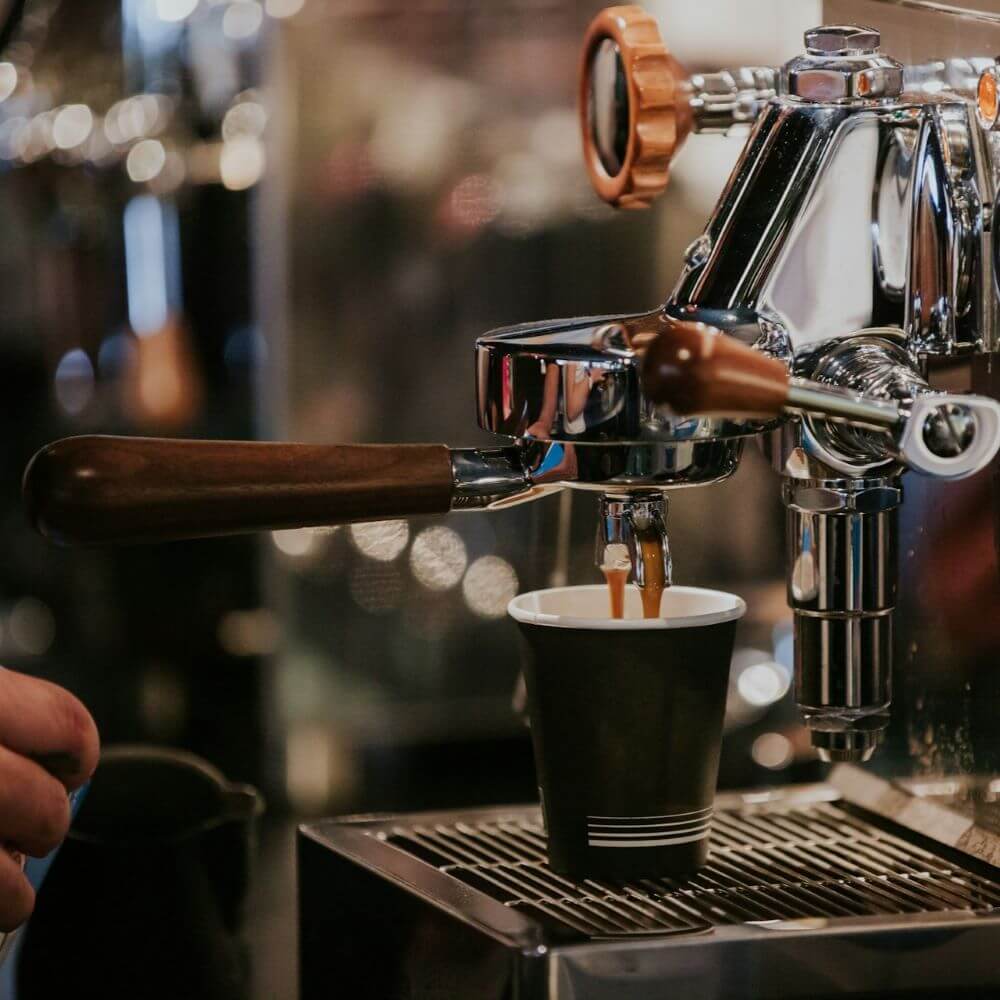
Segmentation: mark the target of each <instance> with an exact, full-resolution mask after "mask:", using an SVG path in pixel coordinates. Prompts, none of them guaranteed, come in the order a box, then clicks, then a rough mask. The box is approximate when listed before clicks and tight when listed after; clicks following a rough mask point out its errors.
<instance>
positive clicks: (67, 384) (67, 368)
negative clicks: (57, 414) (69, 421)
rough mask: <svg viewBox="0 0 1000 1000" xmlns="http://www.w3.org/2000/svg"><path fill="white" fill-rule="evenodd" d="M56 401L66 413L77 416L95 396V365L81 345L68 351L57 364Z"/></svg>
mask: <svg viewBox="0 0 1000 1000" xmlns="http://www.w3.org/2000/svg"><path fill="white" fill-rule="evenodd" d="M55 390H56V402H57V403H58V404H59V406H60V407H61V408H62V410H63V411H64V412H65V413H68V414H69V415H70V416H72V417H75V416H77V415H79V414H80V413H82V412H83V411H84V410H85V409H86V408H87V404H88V403H90V401H91V399H93V398H94V366H93V365H92V364H91V361H90V358H89V357H88V356H87V352H86V351H83V350H81V349H80V348H79V347H76V348H74V349H73V350H71V351H67V352H66V353H65V354H64V355H63V356H62V357H61V358H60V359H59V364H58V365H56V377H55Z"/></svg>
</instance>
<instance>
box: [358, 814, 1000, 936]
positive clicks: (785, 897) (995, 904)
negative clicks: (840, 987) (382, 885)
mask: <svg viewBox="0 0 1000 1000" xmlns="http://www.w3.org/2000/svg"><path fill="white" fill-rule="evenodd" d="M375 835H376V836H378V837H379V838H380V839H383V840H386V841H387V842H389V843H391V844H393V845H395V846H396V847H398V848H400V849H402V850H405V851H407V852H408V853H409V854H411V855H413V856H415V857H417V858H420V859H422V860H424V861H426V862H427V863H428V864H431V865H434V866H435V867H436V868H438V869H440V870H441V871H442V872H446V873H447V874H448V875H450V876H452V877H453V878H456V879H458V880H459V881H461V882H463V883H465V884H466V885H469V886H471V887H473V888H475V889H478V890H479V891H481V892H484V893H486V894H487V895H489V896H491V897H492V898H494V899H497V900H499V901H501V902H503V903H504V904H505V905H507V906H510V907H514V908H516V909H518V910H521V911H523V912H525V913H528V914H531V915H533V916H534V917H536V918H537V919H538V920H539V921H541V922H542V923H544V924H552V923H556V924H562V925H566V926H569V927H571V928H573V929H575V930H577V931H579V932H581V933H584V934H587V935H589V936H591V937H622V936H634V935H649V934H657V935H661V934H676V933H692V932H696V931H703V930H708V929H710V928H711V927H713V926H716V925H720V924H738V923H748V922H773V921H790V920H803V919H808V918H826V919H829V918H837V917H857V916H876V915H879V914H906V913H931V912H946V911H954V910H972V911H977V912H985V911H989V910H992V909H994V908H1000V882H995V881H992V880H990V879H988V878H986V877H984V876H982V875H979V874H976V873H975V872H973V871H971V870H968V869H966V868H964V867H962V866H961V865H958V864H956V863H955V862H953V861H949V860H947V859H946V858H944V857H941V856H938V855H936V854H934V853H932V852H931V851H928V850H925V849H923V848H921V847H919V846H917V845H915V844H912V843H909V842H907V841H906V840H902V839H900V838H899V837H896V836H893V835H892V834H889V833H887V832H886V831H884V830H882V829H880V828H879V827H877V826H874V825H873V824H871V823H868V822H866V821H865V820H863V819H860V818H859V817H857V816H855V815H852V814H851V813H849V812H847V811H846V810H845V809H843V808H841V807H840V806H838V805H837V804H835V803H828V802H823V803H818V804H816V805H810V806H808V807H806V808H789V807H787V806H785V807H775V806H768V807H764V808H760V809H758V810H750V811H742V810H741V811H735V810H722V811H719V812H716V814H715V820H714V822H713V826H712V834H711V840H710V844H711V853H710V856H709V863H708V865H706V867H705V868H704V869H703V870H702V871H700V872H699V873H698V875H697V876H695V877H694V878H693V879H691V880H690V881H687V882H682V883H679V882H674V881H671V880H668V879H655V880H643V881H640V882H635V883H629V884H625V885H613V884H611V883H608V882H603V881H599V880H586V881H582V882H574V881H571V880H569V879H566V878H563V877H562V876H560V875H557V874H555V873H554V872H552V871H551V870H550V869H549V867H548V865H547V864H546V861H545V834H544V831H543V829H542V826H541V822H540V819H539V817H538V815H537V813H524V814H517V815H511V816H510V817H509V818H504V819H499V820H496V821H489V822H476V823H462V822H458V823H450V824H433V825H410V826H395V827H393V828H392V830H391V831H388V832H379V833H378V834H375Z"/></svg>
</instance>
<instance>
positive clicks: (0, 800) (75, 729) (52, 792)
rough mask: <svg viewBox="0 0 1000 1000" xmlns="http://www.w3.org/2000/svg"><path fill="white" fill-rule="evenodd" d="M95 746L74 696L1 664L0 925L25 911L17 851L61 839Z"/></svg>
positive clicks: (29, 892)
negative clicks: (73, 796)
mask: <svg viewBox="0 0 1000 1000" xmlns="http://www.w3.org/2000/svg"><path fill="white" fill-rule="evenodd" d="M99 749H100V747H99V740H98V735H97V727H96V726H95V725H94V720H93V719H92V718H91V716H90V713H89V712H88V711H87V710H86V709H85V708H84V707H83V705H82V704H81V703H80V702H79V701H78V700H77V699H76V698H75V697H74V696H73V695H71V694H70V693H69V692H68V691H65V690H63V689H62V688H60V687H57V686H56V685H55V684H51V683H49V682H48V681H43V680H39V679H37V678H35V677H28V676H26V675H24V674H18V673H15V672H14V671H12V670H5V669H3V668H2V667H0V931H9V930H13V928H15V927H17V926H18V925H19V924H22V923H23V922H24V921H25V920H27V918H28V917H29V916H30V915H31V911H32V909H33V908H34V904H35V894H34V890H33V889H32V887H31V885H30V884H29V883H28V880H27V879H26V878H25V877H24V873H23V871H22V868H23V863H24V857H25V855H31V856H32V857H44V856H45V855H46V854H48V853H49V852H50V851H53V850H54V849H55V848H56V847H58V846H59V844H60V843H61V842H62V840H63V838H64V837H65V836H66V832H67V830H69V824H70V809H69V799H68V797H67V796H68V793H69V792H71V791H72V790H73V789H75V788H79V787H80V786H81V785H82V784H84V783H85V782H86V781H87V779H88V778H89V777H90V775H91V774H92V773H93V771H94V768H95V767H96V766H97V758H98V753H99Z"/></svg>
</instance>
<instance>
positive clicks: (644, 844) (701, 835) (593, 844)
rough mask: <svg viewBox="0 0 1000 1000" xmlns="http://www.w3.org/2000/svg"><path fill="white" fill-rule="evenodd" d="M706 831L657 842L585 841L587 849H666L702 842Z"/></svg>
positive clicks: (666, 838)
mask: <svg viewBox="0 0 1000 1000" xmlns="http://www.w3.org/2000/svg"><path fill="white" fill-rule="evenodd" d="M707 836H708V830H704V831H703V832H701V833H695V834H692V835H691V836H690V837H663V838H661V839H658V840H590V839H588V840H587V846H588V847H667V846H668V845H670V844H690V843H693V842H694V841H696V840H704V839H705V838H706V837H707Z"/></svg>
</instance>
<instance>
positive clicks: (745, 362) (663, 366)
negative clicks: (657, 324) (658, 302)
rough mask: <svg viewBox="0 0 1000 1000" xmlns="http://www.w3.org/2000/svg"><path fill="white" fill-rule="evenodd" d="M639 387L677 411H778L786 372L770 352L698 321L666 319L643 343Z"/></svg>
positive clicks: (784, 396) (740, 413)
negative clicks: (665, 324)
mask: <svg viewBox="0 0 1000 1000" xmlns="http://www.w3.org/2000/svg"><path fill="white" fill-rule="evenodd" d="M642 379H643V389H644V391H645V393H646V395H647V396H648V398H649V399H650V400H652V401H653V402H654V403H659V404H662V405H666V406H669V407H670V408H671V409H672V410H673V411H674V412H675V413H678V414H689V413H691V414H703V413H716V414H725V415H727V416H744V415H767V416H772V415H775V414H778V413H780V412H781V409H782V407H783V406H784V404H785V401H786V399H787V397H788V372H787V370H786V369H785V366H784V365H783V364H782V363H781V362H780V361H778V360H777V359H776V358H772V357H770V356H768V355H767V354H763V353H761V352H760V351H755V350H753V348H750V347H747V346H746V345H744V344H742V343H740V341H738V340H737V339H736V338H735V337H730V336H727V335H725V334H723V333H720V331H718V330H716V329H715V328H714V327H710V326H706V325H705V324H704V323H685V322H682V321H677V320H671V321H670V323H669V324H668V326H667V327H666V328H665V329H663V330H662V331H661V332H660V333H659V335H658V336H657V337H656V338H655V339H654V340H652V341H651V342H650V343H649V345H648V347H647V348H646V357H645V359H644V361H643V366H642Z"/></svg>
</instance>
